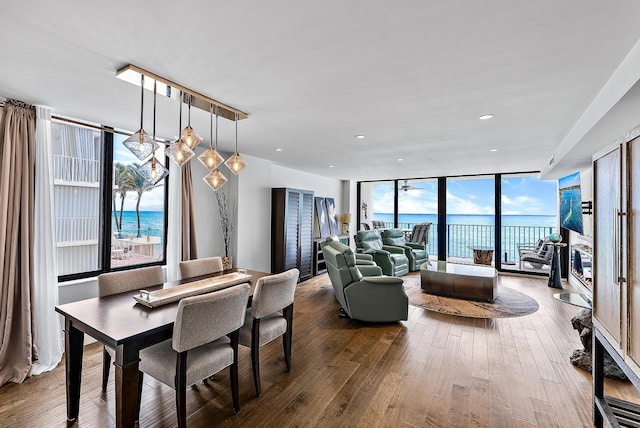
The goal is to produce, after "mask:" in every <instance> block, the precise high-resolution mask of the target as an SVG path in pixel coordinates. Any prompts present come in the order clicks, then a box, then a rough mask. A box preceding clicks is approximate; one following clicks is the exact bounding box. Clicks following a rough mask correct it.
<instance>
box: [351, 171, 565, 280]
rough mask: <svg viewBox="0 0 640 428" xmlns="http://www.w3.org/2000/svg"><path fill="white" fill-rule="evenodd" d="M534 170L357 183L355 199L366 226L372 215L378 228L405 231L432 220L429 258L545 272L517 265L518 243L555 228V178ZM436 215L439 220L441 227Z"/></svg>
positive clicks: (532, 241)
mask: <svg viewBox="0 0 640 428" xmlns="http://www.w3.org/2000/svg"><path fill="white" fill-rule="evenodd" d="M538 175H539V174H537V173H519V174H498V175H483V176H463V177H440V178H439V179H438V178H424V179H410V180H395V181H380V182H361V183H359V186H360V201H359V203H360V204H361V207H362V208H363V209H365V208H366V210H367V211H366V212H365V211H363V212H361V213H360V222H361V224H363V223H365V222H366V223H368V225H371V223H372V220H374V219H377V220H381V221H382V226H381V227H385V228H390V227H398V228H401V229H403V230H405V231H406V232H408V231H409V230H410V229H411V228H412V227H413V225H415V224H417V223H422V222H431V223H433V224H432V226H431V230H430V233H429V246H428V249H429V254H430V255H431V257H432V258H435V257H439V258H440V259H446V260H449V261H452V262H456V263H474V262H475V263H484V264H491V265H493V266H495V267H496V268H499V269H504V270H512V271H518V270H523V271H527V272H535V273H544V274H546V273H548V266H542V267H540V266H537V265H536V266H531V265H528V264H527V263H524V266H523V267H521V264H520V260H519V253H518V248H519V246H526V245H531V244H533V245H535V244H536V243H537V242H538V241H539V240H540V239H544V238H545V237H546V236H548V235H549V234H550V233H552V232H555V231H556V223H557V216H556V212H557V183H556V181H555V180H551V181H544V180H540V178H538ZM394 183H396V186H397V187H394V185H393V184H394ZM396 195H397V196H396ZM395 197H397V199H394V198H395ZM438 201H440V206H439V203H438ZM445 201H446V202H445ZM497 202H498V203H497ZM497 212H499V213H500V215H499V216H496V213H497ZM364 214H366V217H365V216H364ZM445 214H446V224H445V221H444V219H445ZM438 219H441V220H442V223H443V225H441V226H440V227H441V228H443V229H442V230H441V231H438ZM498 226H499V227H498ZM362 228H364V227H362V226H361V229H362ZM439 233H440V234H441V235H440V236H441V239H442V241H439V240H438V236H439Z"/></svg>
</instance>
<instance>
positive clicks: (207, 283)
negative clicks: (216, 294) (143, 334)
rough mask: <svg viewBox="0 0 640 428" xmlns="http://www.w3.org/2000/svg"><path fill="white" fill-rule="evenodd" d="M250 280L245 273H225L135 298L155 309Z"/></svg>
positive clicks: (144, 291)
mask: <svg viewBox="0 0 640 428" xmlns="http://www.w3.org/2000/svg"><path fill="white" fill-rule="evenodd" d="M250 279H251V275H248V274H247V273H244V272H232V273H225V274H223V275H219V276H213V277H211V278H206V279H201V280H198V281H193V282H188V283H186V284H180V285H176V286H174V287H171V288H163V289H162V290H156V291H151V292H149V291H147V290H140V293H139V294H136V295H135V296H133V298H134V299H136V301H137V302H138V303H140V304H141V305H144V306H147V307H149V308H155V307H156V306H162V305H166V304H167V303H172V302H175V301H177V300H180V299H182V298H184V297H189V296H195V295H197V294H204V293H209V292H211V291H216V290H222V289H223V288H227V287H231V286H232V285H237V284H242V283H243V282H248V281H249V280H250Z"/></svg>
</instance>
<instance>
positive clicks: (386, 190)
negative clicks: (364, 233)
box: [359, 181, 395, 229]
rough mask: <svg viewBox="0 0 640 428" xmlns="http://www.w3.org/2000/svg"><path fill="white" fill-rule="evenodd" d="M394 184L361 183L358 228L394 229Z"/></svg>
mask: <svg viewBox="0 0 640 428" xmlns="http://www.w3.org/2000/svg"><path fill="white" fill-rule="evenodd" d="M394 192H395V190H394V182H393V181H376V182H372V183H362V185H361V187H360V213H359V214H360V228H361V229H366V228H370V229H381V228H390V227H394V224H395V223H394V210H395V208H394V206H395V205H394V199H395V196H394Z"/></svg>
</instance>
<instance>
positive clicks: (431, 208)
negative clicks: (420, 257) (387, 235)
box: [398, 179, 438, 255]
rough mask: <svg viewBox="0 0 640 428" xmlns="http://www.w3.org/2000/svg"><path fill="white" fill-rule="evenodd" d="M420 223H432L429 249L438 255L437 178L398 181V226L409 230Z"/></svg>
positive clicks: (431, 253) (428, 243)
mask: <svg viewBox="0 0 640 428" xmlns="http://www.w3.org/2000/svg"><path fill="white" fill-rule="evenodd" d="M419 223H431V226H430V228H429V237H428V241H427V251H428V252H429V254H430V255H437V254H438V233H437V230H438V180H437V179H429V180H426V179H424V180H401V181H398V227H399V228H401V229H404V230H405V231H407V232H409V231H411V230H412V229H413V227H414V226H415V225H416V224H419Z"/></svg>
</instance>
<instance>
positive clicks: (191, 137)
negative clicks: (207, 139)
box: [180, 125, 202, 149]
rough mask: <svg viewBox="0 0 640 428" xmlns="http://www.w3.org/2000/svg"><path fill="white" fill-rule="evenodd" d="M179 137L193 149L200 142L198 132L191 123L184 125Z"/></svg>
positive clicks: (200, 138)
mask: <svg viewBox="0 0 640 428" xmlns="http://www.w3.org/2000/svg"><path fill="white" fill-rule="evenodd" d="M180 138H181V139H182V141H184V143H185V144H186V145H187V146H189V148H190V149H194V148H195V147H196V146H197V145H198V144H200V141H202V137H201V136H200V134H198V133H197V132H196V130H195V129H193V128H192V127H191V125H187V126H185V128H184V129H183V130H182V133H181V134H180Z"/></svg>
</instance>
